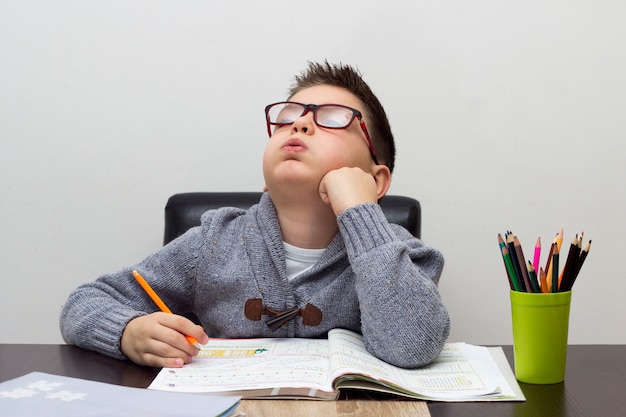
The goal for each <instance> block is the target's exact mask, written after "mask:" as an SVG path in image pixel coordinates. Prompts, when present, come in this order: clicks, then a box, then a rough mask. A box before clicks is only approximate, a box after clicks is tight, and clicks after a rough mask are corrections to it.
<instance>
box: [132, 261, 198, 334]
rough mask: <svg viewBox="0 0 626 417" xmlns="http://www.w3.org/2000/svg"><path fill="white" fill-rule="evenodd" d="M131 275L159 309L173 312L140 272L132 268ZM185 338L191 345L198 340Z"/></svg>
mask: <svg viewBox="0 0 626 417" xmlns="http://www.w3.org/2000/svg"><path fill="white" fill-rule="evenodd" d="M133 276H134V277H135V279H136V280H137V282H138V283H139V285H141V288H143V290H144V291H145V292H146V294H148V295H149V296H150V298H151V299H152V301H154V304H156V305H157V307H159V309H160V310H161V311H162V312H164V313H168V314H173V313H172V310H170V309H169V308H168V307H167V306H166V305H165V303H164V302H163V300H161V297H159V296H158V295H157V293H155V292H154V290H153V289H152V287H151V286H150V284H148V282H147V281H146V280H145V279H144V278H143V277H142V276H141V274H140V273H139V272H137V271H136V270H133ZM185 337H186V338H187V341H188V342H189V343H191V344H192V345H196V344H198V341H197V340H196V339H195V338H194V337H191V336H185Z"/></svg>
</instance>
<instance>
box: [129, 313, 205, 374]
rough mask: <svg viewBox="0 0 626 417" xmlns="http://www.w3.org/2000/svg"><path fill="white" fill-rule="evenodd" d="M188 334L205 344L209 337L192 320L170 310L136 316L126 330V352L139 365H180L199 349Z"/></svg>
mask: <svg viewBox="0 0 626 417" xmlns="http://www.w3.org/2000/svg"><path fill="white" fill-rule="evenodd" d="M185 335H188V336H192V337H194V338H195V339H196V340H198V343H200V344H205V343H207V342H208V341H209V337H208V336H207V335H206V333H204V330H203V329H202V327H201V326H198V325H196V324H194V323H193V322H192V321H191V320H189V319H187V318H185V317H183V316H178V315H175V314H168V313H162V312H157V313H152V314H148V315H146V316H140V317H136V318H134V319H132V320H131V321H129V322H128V324H127V325H126V328H125V329H124V332H123V333H122V341H121V345H122V346H121V348H122V353H124V355H126V356H128V358H129V359H130V360H132V361H133V362H135V363H137V364H139V365H148V366H155V367H168V368H180V367H181V366H183V365H184V364H185V363H189V362H191V358H192V357H194V356H196V355H197V354H198V352H199V349H198V348H197V347H196V346H194V345H191V344H190V343H189V342H188V341H187V339H186V338H185Z"/></svg>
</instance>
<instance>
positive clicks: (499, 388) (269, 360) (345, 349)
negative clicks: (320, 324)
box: [148, 329, 525, 401]
mask: <svg viewBox="0 0 626 417" xmlns="http://www.w3.org/2000/svg"><path fill="white" fill-rule="evenodd" d="M148 388H149V389H154V390H164V391H176V392H187V393H211V394H220V395H239V396H241V397H242V398H245V399H254V398H298V399H317V400H334V399H337V398H338V396H339V392H340V390H342V389H357V390H367V391H376V392H382V393H387V394H394V395H398V396H401V397H408V398H414V399H420V400H432V401H523V400H524V399H525V398H524V395H523V394H522V391H521V390H520V388H519V385H518V384H517V381H516V380H515V377H514V376H513V372H512V371H511V368H510V366H509V364H508V362H507V360H506V357H505V356H504V353H503V352H502V348H486V347H483V346H474V345H470V344H466V343H448V344H446V345H445V347H444V349H443V351H442V352H441V354H440V355H439V356H438V357H437V358H436V359H435V360H434V361H433V362H432V363H431V364H429V365H427V366H424V367H422V368H419V369H403V368H398V367H395V366H393V365H390V364H388V363H386V362H384V361H382V360H380V359H377V358H376V357H374V356H373V355H372V354H370V353H369V352H368V351H367V350H366V348H365V345H364V342H363V337H362V336H361V335H359V334H357V333H354V332H352V331H349V330H343V329H334V330H331V331H330V332H329V334H328V339H304V338H285V339H280V338H263V339H211V340H210V341H209V343H208V344H206V345H203V346H202V347H201V350H200V354H199V355H198V356H196V357H195V358H194V359H193V361H192V362H191V363H189V364H187V365H184V366H183V367H182V368H163V369H162V370H161V371H160V372H159V374H158V375H157V377H156V378H155V379H154V381H153V382H152V383H151V384H150V386H149V387H148Z"/></svg>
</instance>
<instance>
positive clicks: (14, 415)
mask: <svg viewBox="0 0 626 417" xmlns="http://www.w3.org/2000/svg"><path fill="white" fill-rule="evenodd" d="M239 398H240V397H237V396H216V395H214V396H210V397H209V396H199V395H192V394H173V393H169V392H156V391H148V390H145V389H143V388H131V387H123V386H119V385H113V384H106V383H103V382H95V381H89V380H86V379H80V378H71V377H66V376H60V375H53V374H47V373H43V372H31V373H29V374H26V375H24V376H21V377H18V378H15V379H11V380H9V381H5V382H0V417H38V416H45V417H87V416H89V417H111V416H115V417H137V416H150V417H156V416H161V417H166V416H172V417H174V416H185V417H211V416H217V417H226V416H233V413H235V411H234V410H235V408H236V407H237V406H238V405H239Z"/></svg>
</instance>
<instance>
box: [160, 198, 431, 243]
mask: <svg viewBox="0 0 626 417" xmlns="http://www.w3.org/2000/svg"><path fill="white" fill-rule="evenodd" d="M260 199H261V193H260V192H215V193H212V192H201V193H181V194H174V195H173V196H171V197H170V198H169V200H167V204H166V206H165V234H164V236H163V244H167V243H169V242H170V241H172V240H174V239H176V238H177V237H178V236H180V235H182V234H183V233H185V232H186V231H187V230H188V229H190V228H192V227H194V226H198V225H199V224H200V217H201V216H202V214H203V213H204V212H205V211H207V210H211V209H217V208H220V207H237V208H242V209H248V208H250V206H252V205H254V204H256V203H258V202H259V200H260ZM380 206H381V207H382V209H383V212H384V213H385V216H386V217H387V220H388V221H389V222H390V223H396V224H399V225H401V226H403V227H404V228H405V229H407V230H408V231H409V232H411V233H412V234H413V236H415V237H418V238H419V237H420V232H421V215H422V211H421V206H420V203H419V201H417V200H415V199H413V198H410V197H404V196H399V195H388V196H385V198H383V199H382V200H381V201H380Z"/></svg>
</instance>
